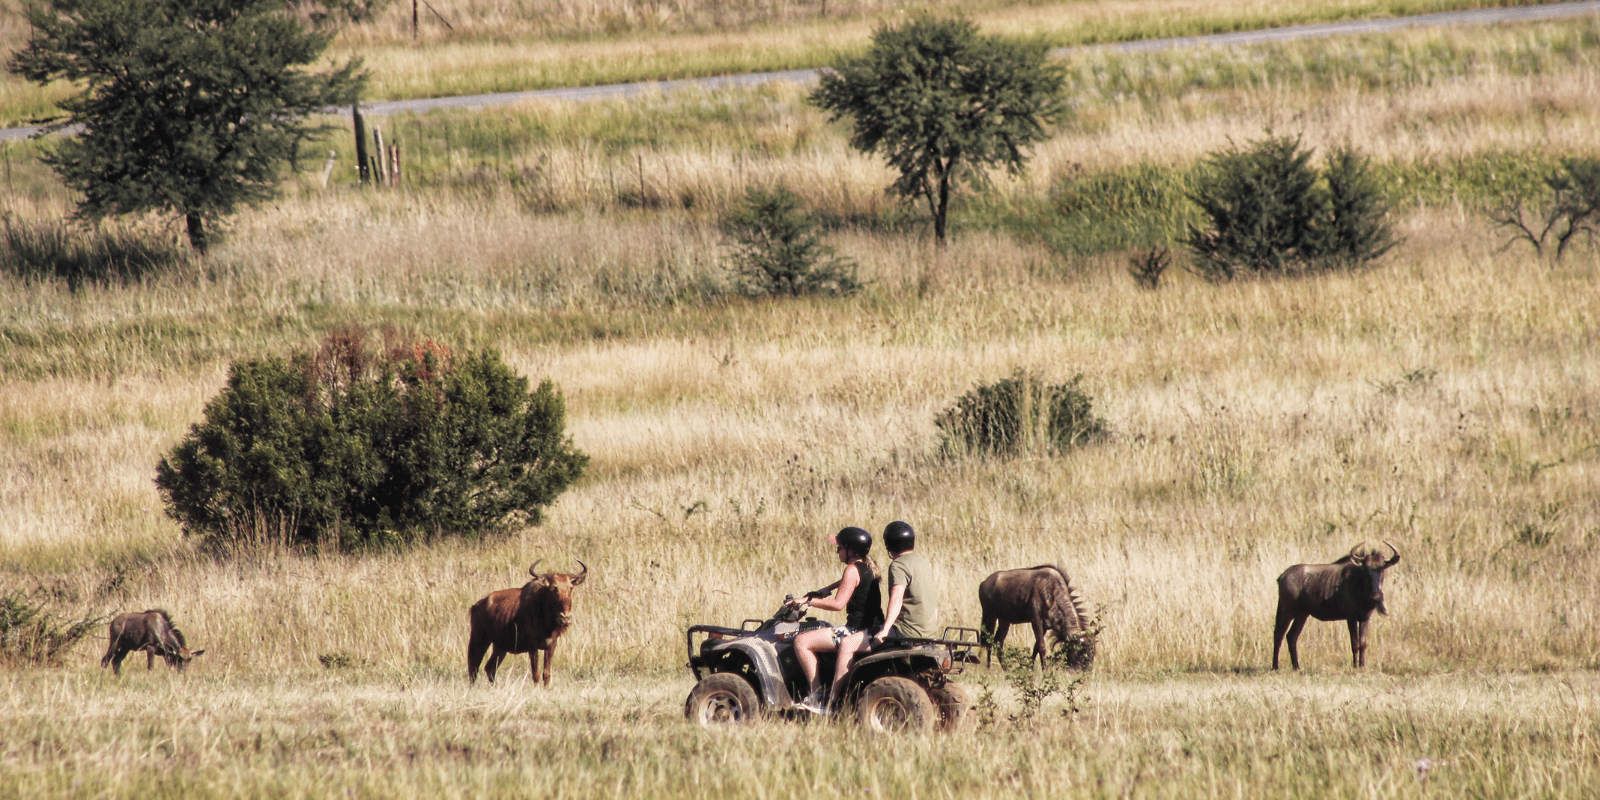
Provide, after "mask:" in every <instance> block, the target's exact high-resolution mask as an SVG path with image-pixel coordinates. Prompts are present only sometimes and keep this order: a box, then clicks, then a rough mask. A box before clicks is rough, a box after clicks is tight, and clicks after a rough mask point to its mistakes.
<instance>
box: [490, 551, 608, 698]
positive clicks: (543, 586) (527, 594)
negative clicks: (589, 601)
mask: <svg viewBox="0 0 1600 800" xmlns="http://www.w3.org/2000/svg"><path fill="white" fill-rule="evenodd" d="M578 566H580V567H583V571H582V572H579V573H578V574H576V575H568V574H562V573H557V572H547V573H544V574H543V575H541V574H539V573H538V572H537V571H536V570H537V569H538V568H539V562H538V561H535V562H533V566H531V567H528V574H529V575H531V576H533V580H531V581H528V582H527V584H525V585H524V586H523V587H522V588H521V589H501V590H500V591H498V592H490V593H489V596H488V597H485V598H483V599H482V600H479V601H478V602H476V603H474V604H472V608H471V609H470V610H469V611H468V612H467V616H468V618H469V619H470V620H471V621H472V633H471V635H470V636H469V637H468V639H467V680H468V681H470V682H473V683H476V682H477V680H478V663H479V662H481V661H482V660H483V654H484V652H485V651H486V650H488V649H489V646H490V645H494V653H493V654H491V655H490V656H489V663H487V664H485V665H484V667H483V674H484V675H486V676H488V678H489V682H490V683H494V674H495V672H496V671H497V670H499V669H500V661H501V659H503V658H505V657H506V654H508V653H527V654H528V668H529V669H530V670H531V671H532V673H533V679H534V681H536V682H542V683H543V684H544V685H546V686H549V685H550V660H551V659H552V658H555V655H556V640H557V639H559V638H561V634H562V633H564V632H566V630H567V626H568V625H571V624H572V590H573V589H574V588H575V587H577V586H579V585H581V584H582V583H583V579H584V578H586V577H588V575H589V566H588V565H587V564H585V563H583V562H582V561H579V562H578ZM540 650H543V651H544V675H543V676H542V677H541V676H540V674H539V651H540Z"/></svg>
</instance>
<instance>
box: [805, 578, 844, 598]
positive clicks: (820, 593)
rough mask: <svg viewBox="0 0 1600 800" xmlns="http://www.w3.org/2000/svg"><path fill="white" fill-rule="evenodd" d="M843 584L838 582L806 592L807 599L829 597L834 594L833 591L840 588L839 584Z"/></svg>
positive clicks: (841, 581) (840, 581)
mask: <svg viewBox="0 0 1600 800" xmlns="http://www.w3.org/2000/svg"><path fill="white" fill-rule="evenodd" d="M841 583H844V581H843V580H837V581H834V582H833V583H830V584H828V585H827V586H824V587H822V588H821V589H814V590H812V591H809V592H806V597H809V598H812V599H813V600H814V599H816V598H818V597H827V596H828V595H830V594H833V590H834V589H837V588H839V584H841Z"/></svg>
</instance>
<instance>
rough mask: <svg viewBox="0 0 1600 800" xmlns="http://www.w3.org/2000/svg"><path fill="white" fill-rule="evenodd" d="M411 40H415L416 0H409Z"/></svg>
mask: <svg viewBox="0 0 1600 800" xmlns="http://www.w3.org/2000/svg"><path fill="white" fill-rule="evenodd" d="M411 40H412V41H416V40H417V0H411Z"/></svg>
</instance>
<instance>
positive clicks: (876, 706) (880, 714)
mask: <svg viewBox="0 0 1600 800" xmlns="http://www.w3.org/2000/svg"><path fill="white" fill-rule="evenodd" d="M856 717H857V719H859V720H860V721H861V724H862V726H864V727H865V728H866V729H867V730H870V731H872V732H873V733H900V732H916V733H926V732H928V731H931V730H933V724H934V722H935V721H937V720H938V719H939V710H938V709H937V708H935V707H934V705H933V700H932V699H931V698H929V697H928V692H927V691H926V690H925V689H923V688H922V686H921V685H920V684H918V683H917V682H916V681H913V680H911V679H909V678H901V677H899V676H894V675H891V676H888V677H884V678H879V679H877V680H875V681H873V682H872V683H869V684H867V688H866V691H863V692H862V693H861V701H860V702H858V703H856Z"/></svg>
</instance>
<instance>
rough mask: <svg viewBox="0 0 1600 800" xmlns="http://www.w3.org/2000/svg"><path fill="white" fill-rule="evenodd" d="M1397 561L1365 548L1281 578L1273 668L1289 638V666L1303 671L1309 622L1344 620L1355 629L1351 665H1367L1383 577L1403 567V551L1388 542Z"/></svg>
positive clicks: (1380, 605)
mask: <svg viewBox="0 0 1600 800" xmlns="http://www.w3.org/2000/svg"><path fill="white" fill-rule="evenodd" d="M1384 544H1385V545H1388V547H1389V549H1390V550H1391V551H1393V552H1394V558H1391V559H1389V560H1388V561H1385V560H1383V553H1382V552H1381V551H1379V550H1378V548H1377V547H1376V546H1373V545H1369V544H1368V543H1367V542H1362V543H1361V544H1358V545H1356V546H1355V547H1352V548H1350V554H1349V555H1347V556H1345V557H1344V558H1341V559H1339V560H1338V561H1335V562H1333V563H1332V564H1296V565H1294V566H1292V567H1290V568H1288V569H1286V570H1284V571H1283V574H1282V575H1279V576H1278V619H1277V622H1276V623H1275V624H1274V625H1273V626H1272V668H1273V669H1277V668H1278V648H1279V647H1280V646H1282V645H1283V638H1284V632H1285V631H1287V632H1288V634H1289V663H1290V664H1293V665H1294V668H1295V669H1299V668H1300V648H1299V647H1298V645H1299V644H1300V629H1301V628H1304V627H1305V625H1306V617H1316V618H1317V619H1320V620H1322V621H1323V622H1334V621H1337V620H1341V619H1342V620H1344V621H1345V622H1346V623H1347V624H1348V625H1349V628H1350V665H1351V666H1352V667H1364V666H1366V665H1367V620H1368V619H1369V618H1371V617H1372V612H1373V611H1374V610H1376V611H1377V612H1378V613H1379V614H1383V615H1386V616H1387V615H1388V613H1389V610H1388V609H1386V608H1384V607H1383V572H1384V570H1386V569H1388V568H1390V567H1392V566H1394V565H1395V564H1397V563H1399V561H1400V551H1399V550H1395V547H1394V545H1392V544H1389V543H1388V542H1384Z"/></svg>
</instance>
